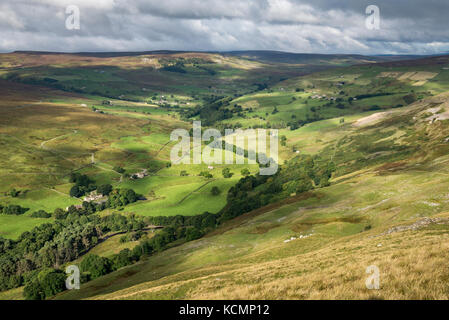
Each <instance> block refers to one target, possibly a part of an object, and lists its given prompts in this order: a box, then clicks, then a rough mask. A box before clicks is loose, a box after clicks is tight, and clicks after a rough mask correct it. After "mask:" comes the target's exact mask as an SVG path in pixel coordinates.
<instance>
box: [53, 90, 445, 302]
mask: <svg viewBox="0 0 449 320" xmlns="http://www.w3.org/2000/svg"><path fill="white" fill-rule="evenodd" d="M447 99H448V96H447V94H445V95H441V96H438V97H435V98H431V99H428V100H423V101H421V102H419V103H415V104H413V105H411V106H409V107H407V108H402V109H397V110H394V111H391V112H390V113H389V114H388V116H384V115H382V114H379V113H377V114H374V115H376V117H373V116H372V115H371V116H367V115H366V114H364V115H359V116H355V117H352V118H351V119H350V120H349V121H345V123H344V124H339V123H338V121H332V120H325V121H322V122H321V123H316V124H310V125H307V126H305V127H303V128H301V129H298V132H297V134H298V136H301V133H307V135H308V136H307V137H308V140H314V139H319V138H320V137H322V135H323V132H325V134H326V136H327V137H333V139H332V140H330V141H329V142H328V143H327V144H328V145H340V147H339V148H338V149H337V150H336V153H335V158H334V159H336V158H339V159H338V160H336V161H337V163H338V164H339V166H341V167H343V165H344V164H346V163H347V161H349V162H358V161H362V160H363V161H365V164H364V165H363V167H362V168H360V169H359V170H358V169H357V168H354V169H350V170H346V169H345V170H343V171H349V172H348V173H347V174H346V173H345V172H341V173H339V174H337V175H336V176H334V177H333V178H332V180H331V185H330V186H329V187H325V188H320V189H318V190H316V191H312V192H309V193H306V194H303V195H301V196H298V197H293V198H290V199H286V200H285V201H283V202H280V203H278V204H276V205H274V206H273V205H269V206H267V207H264V208H261V209H258V210H255V211H253V212H250V213H247V214H245V215H242V216H240V217H238V218H236V219H234V220H231V221H229V222H227V223H226V224H224V225H223V226H221V227H219V228H218V229H217V230H216V231H214V232H212V233H211V234H209V235H207V236H206V237H204V238H202V239H200V240H196V241H194V242H189V243H186V244H184V245H180V246H178V247H175V248H172V249H168V250H166V251H164V252H163V253H160V254H157V255H154V256H152V257H150V258H148V259H147V260H145V261H144V262H141V263H139V264H137V265H133V266H129V267H126V268H123V269H120V270H119V271H117V272H114V273H112V274H110V275H107V276H105V277H102V278H100V279H97V280H94V281H92V282H89V283H87V284H86V285H85V286H83V287H82V289H81V290H80V291H71V292H67V293H64V294H62V295H60V296H58V297H57V298H60V299H73V298H76V299H80V298H89V299H317V298H318V299H335V298H339V299H447V298H448V294H449V292H448V291H447V286H446V284H445V279H446V278H447V276H448V271H447V268H446V267H445V261H446V260H447V258H448V257H447V252H448V251H447V244H448V242H447V241H446V240H447V238H448V236H449V214H448V210H449V208H448V202H449V201H448V194H447V190H448V186H449V185H448V184H449V180H448V179H447V173H445V172H446V171H447V170H446V162H447V161H448V155H447V154H448V151H449V150H448V146H447V144H445V139H446V137H447V136H449V131H448V128H447V123H446V122H447V120H444V116H440V118H436V120H435V121H433V122H432V123H429V120H428V118H429V117H431V115H430V114H431V113H432V110H433V109H432V106H434V105H435V104H437V103H438V104H440V106H441V107H442V108H444V106H447V103H448V100H447ZM438 114H440V115H441V114H444V113H438ZM336 120H337V119H336ZM391 132H394V133H391ZM382 133H390V134H387V135H386V137H384V136H383V135H382ZM364 139H375V141H373V150H364V153H363V155H362V154H360V155H358V157H357V159H355V160H352V159H342V158H341V157H342V156H343V154H346V155H352V154H354V152H350V150H351V148H352V147H353V146H356V145H354V144H351V143H350V141H359V140H364ZM376 141H377V143H376ZM387 144H388V145H387ZM382 145H383V148H385V149H386V150H389V151H390V152H389V154H388V155H386V152H387V151H386V150H385V151H382V150H379V149H378V148H381V146H382ZM393 146H397V147H396V148H397V150H395V148H394V147H393ZM399 146H401V148H399ZM374 148H376V149H374ZM406 148H411V149H412V150H413V151H411V152H409V153H408V154H405V155H404V154H401V153H402V152H401V150H403V149H406ZM326 149H327V148H326V147H325V148H323V149H321V151H318V153H320V152H327V151H326ZM339 154H341V155H339ZM376 158H377V159H376ZM342 169H343V168H342ZM427 217H432V218H430V219H429V218H427ZM370 265H376V266H378V267H379V269H380V272H381V290H378V291H377V290H366V288H365V279H366V278H367V276H368V275H367V274H366V273H365V269H366V268H367V267H368V266H370Z"/></svg>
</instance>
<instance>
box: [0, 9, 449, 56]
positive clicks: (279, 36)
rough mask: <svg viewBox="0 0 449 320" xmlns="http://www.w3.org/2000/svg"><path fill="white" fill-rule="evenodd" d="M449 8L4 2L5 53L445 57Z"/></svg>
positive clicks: (0, 43)
mask: <svg viewBox="0 0 449 320" xmlns="http://www.w3.org/2000/svg"><path fill="white" fill-rule="evenodd" d="M370 5H375V6H377V7H378V8H379V19H376V20H373V19H375V18H376V14H375V13H374V14H373V11H369V14H367V13H366V8H367V7H368V6H370ZM73 6H76V8H78V9H79V29H76V28H73V26H76V23H74V22H76V19H74V17H75V16H76V14H75V15H74V11H71V10H70V9H71V8H73ZM68 7H69V11H66V10H67V8H68ZM448 14H449V1H448V0H426V1H424V0H388V1H385V0H369V1H366V0H202V1H200V0H189V1H188V0H145V1H144V0H14V1H11V0H0V52H11V51H16V50H34V51H58V52H87V51H91V52H101V51H150V50H184V51H233V50H276V51H287V52H298V53H359V54H368V55H374V54H438V53H446V52H449V19H448ZM367 19H368V21H369V22H370V23H371V24H369V25H368V26H367ZM377 21H379V24H378V26H379V28H373V26H376V23H377ZM373 22H376V23H374V24H372V23H373ZM67 26H68V27H67Z"/></svg>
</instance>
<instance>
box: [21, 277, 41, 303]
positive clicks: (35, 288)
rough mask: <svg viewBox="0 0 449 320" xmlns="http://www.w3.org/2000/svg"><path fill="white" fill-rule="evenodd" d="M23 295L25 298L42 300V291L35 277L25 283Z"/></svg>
mask: <svg viewBox="0 0 449 320" xmlns="http://www.w3.org/2000/svg"><path fill="white" fill-rule="evenodd" d="M23 296H24V298H25V299H26V300H43V299H44V298H45V294H44V291H43V289H42V287H41V285H40V283H39V282H38V281H37V279H36V280H34V281H32V282H30V283H28V284H27V285H25V288H23Z"/></svg>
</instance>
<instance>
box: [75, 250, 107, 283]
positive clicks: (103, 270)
mask: <svg viewBox="0 0 449 320" xmlns="http://www.w3.org/2000/svg"><path fill="white" fill-rule="evenodd" d="M80 269H81V271H82V272H88V273H89V274H90V277H91V279H95V278H98V277H100V276H102V275H105V274H107V273H109V272H110V271H111V261H110V260H109V259H108V258H104V257H99V256H97V255H95V254H92V253H90V254H88V255H86V257H84V259H83V261H81V263H80Z"/></svg>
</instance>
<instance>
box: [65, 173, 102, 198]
mask: <svg viewBox="0 0 449 320" xmlns="http://www.w3.org/2000/svg"><path fill="white" fill-rule="evenodd" d="M69 181H70V182H71V183H75V185H74V186H73V187H72V188H71V189H70V196H71V197H75V198H79V197H82V196H84V195H85V194H86V193H88V192H91V191H94V190H95V189H97V186H96V185H95V183H94V181H92V180H91V179H90V178H89V177H88V176H87V175H85V174H80V173H78V172H73V173H71V174H70V177H69Z"/></svg>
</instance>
